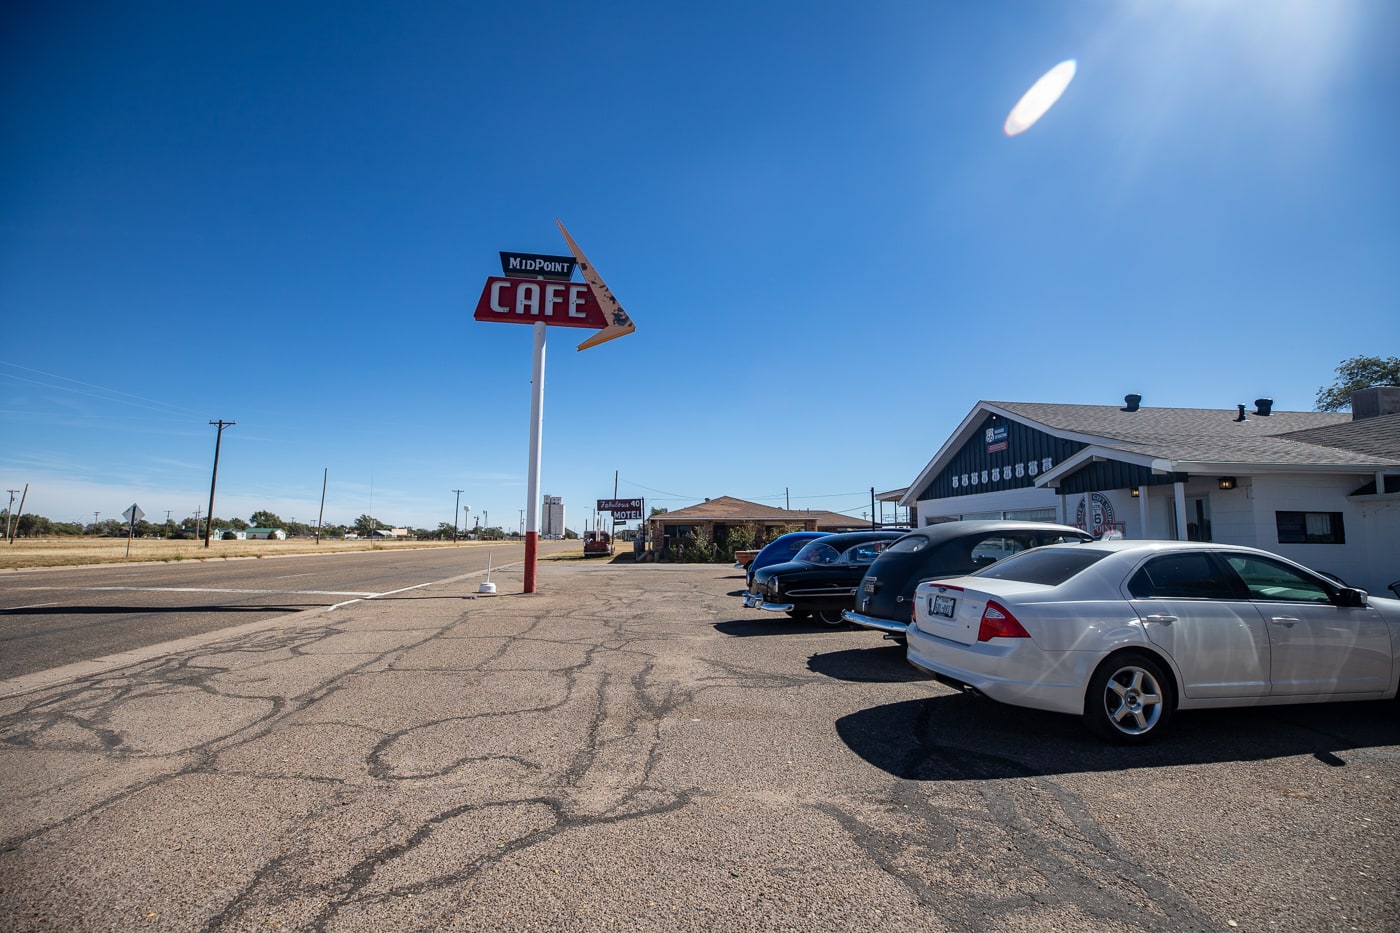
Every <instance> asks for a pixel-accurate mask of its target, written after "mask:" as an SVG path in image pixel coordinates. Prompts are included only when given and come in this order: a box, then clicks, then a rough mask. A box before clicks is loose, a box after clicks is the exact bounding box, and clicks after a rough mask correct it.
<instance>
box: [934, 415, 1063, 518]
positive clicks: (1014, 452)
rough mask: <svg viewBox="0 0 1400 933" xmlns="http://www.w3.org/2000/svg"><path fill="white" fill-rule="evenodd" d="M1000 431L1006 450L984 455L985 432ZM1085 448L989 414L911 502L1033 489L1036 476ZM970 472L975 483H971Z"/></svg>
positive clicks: (985, 450)
mask: <svg viewBox="0 0 1400 933" xmlns="http://www.w3.org/2000/svg"><path fill="white" fill-rule="evenodd" d="M1001 427H1004V428H1006V448H1005V449H1004V450H998V451H995V452H993V453H988V452H987V447H988V446H989V444H988V438H987V432H988V430H989V429H996V428H1001ZM1085 446H1086V445H1085V444H1082V443H1080V442H1079V441H1069V440H1065V439H1064V438H1062V437H1056V436H1055V435H1053V434H1047V433H1046V432H1044V431H1041V430H1040V429H1038V428H1033V427H1031V426H1029V425H1025V424H1022V423H1021V422H1019V421H1011V420H1008V419H1006V418H1002V417H1001V416H999V415H991V414H989V415H987V416H986V417H985V418H983V419H982V421H981V423H979V424H978V426H977V433H975V434H974V435H973V436H972V439H971V440H969V441H968V442H967V443H966V444H964V445H963V446H962V448H961V449H960V450H958V452H957V453H956V454H954V455H953V459H952V460H951V461H949V463H948V466H946V467H944V468H943V470H942V471H941V472H940V473H939V474H938V475H937V476H935V477H934V478H933V480H932V481H930V482H929V484H928V485H927V486H926V487H924V488H923V489H921V490H919V493H918V495H916V496H915V497H914V498H915V499H916V500H919V499H948V498H951V497H953V496H971V495H977V494H978V493H984V492H1001V491H1003V490H1007V489H1022V488H1025V487H1027V486H1034V485H1035V478H1036V477H1037V476H1039V475H1040V474H1041V473H1043V472H1045V471H1046V470H1047V469H1050V468H1051V467H1054V466H1058V465H1059V464H1060V463H1061V462H1062V461H1064V460H1065V459H1067V458H1069V457H1072V456H1074V455H1075V454H1076V453H1078V452H1079V451H1080V450H1083V449H1084V447H1085ZM974 471H975V474H976V480H977V481H976V482H975V483H974V482H973V481H972V480H973V475H974ZM984 472H985V473H986V476H987V479H986V481H985V482H983V480H982V475H983V473H984ZM964 476H966V477H967V484H966V485H964V484H963V477H964ZM955 477H956V484H955V483H954V478H955ZM993 477H995V478H993Z"/></svg>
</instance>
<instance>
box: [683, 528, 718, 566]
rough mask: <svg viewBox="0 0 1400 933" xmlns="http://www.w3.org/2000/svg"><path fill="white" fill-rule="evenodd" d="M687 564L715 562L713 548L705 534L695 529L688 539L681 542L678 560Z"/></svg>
mask: <svg viewBox="0 0 1400 933" xmlns="http://www.w3.org/2000/svg"><path fill="white" fill-rule="evenodd" d="M678 560H680V561H681V562H683V563H687V564H709V563H713V562H714V560H715V546H714V545H713V544H712V543H711V542H710V538H709V536H708V535H706V534H705V532H704V531H703V530H702V529H700V528H696V529H695V530H694V531H693V532H691V535H690V537H689V538H686V539H685V540H684V541H682V542H681V546H680V557H679V558H678Z"/></svg>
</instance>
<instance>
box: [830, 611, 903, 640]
mask: <svg viewBox="0 0 1400 933" xmlns="http://www.w3.org/2000/svg"><path fill="white" fill-rule="evenodd" d="M841 618H842V619H844V620H846V621H847V622H853V623H855V624H856V625H859V626H862V627H863V628H873V629H874V630H875V631H877V632H893V633H894V634H896V635H903V634H904V633H905V632H906V631H908V629H909V623H908V622H898V621H896V620H894V619H881V618H880V617H879V616H867V615H861V614H860V613H859V612H855V611H853V610H851V609H843V610H842V611H841Z"/></svg>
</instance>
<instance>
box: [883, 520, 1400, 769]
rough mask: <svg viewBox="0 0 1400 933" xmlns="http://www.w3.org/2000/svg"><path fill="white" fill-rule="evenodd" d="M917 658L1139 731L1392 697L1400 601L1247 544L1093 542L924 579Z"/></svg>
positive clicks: (1135, 739) (929, 667)
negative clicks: (1182, 721)
mask: <svg viewBox="0 0 1400 933" xmlns="http://www.w3.org/2000/svg"><path fill="white" fill-rule="evenodd" d="M907 635H908V640H909V645H908V657H909V661H910V663H912V664H914V665H915V666H916V667H919V668H922V669H924V670H926V671H929V672H930V673H932V674H934V675H935V676H936V677H937V678H939V679H940V680H942V681H944V682H945V683H949V684H952V685H954V686H957V687H960V688H963V689H966V690H971V691H973V692H975V693H978V694H982V695H984V696H987V697H990V698H991V699H993V700H998V701H1000V702H1003V703H1010V704H1013V705H1016V706H1028V707H1032V708H1035V709H1043V710H1050V711H1053V712H1060V713H1070V714H1073V715H1077V716H1081V717H1083V720H1084V723H1085V724H1086V725H1087V726H1089V728H1091V729H1092V730H1093V731H1095V732H1097V733H1098V734H1099V735H1101V736H1103V737H1104V738H1105V739H1108V740H1109V741H1112V742H1120V743H1139V742H1145V741H1148V740H1149V739H1151V738H1152V737H1154V736H1156V735H1157V734H1159V733H1160V732H1161V731H1162V730H1163V729H1164V728H1165V727H1166V725H1167V722H1168V721H1169V720H1170V719H1171V715H1172V713H1173V711H1175V710H1178V709H1201V708H1207V707H1222V706H1256V705H1260V706H1262V705H1273V704H1283V703H1319V702H1329V701H1339V700H1374V699H1384V698H1389V697H1394V696H1395V695H1396V684H1397V679H1400V600H1394V599H1381V598H1377V597H1374V596H1370V595H1368V594H1367V593H1366V592H1365V591H1364V590H1359V589H1354V588H1352V587H1348V586H1346V585H1344V584H1342V583H1339V582H1338V581H1337V580H1335V579H1329V578H1328V577H1326V576H1324V575H1322V574H1319V573H1316V572H1314V571H1312V570H1309V569H1307V568H1306V567H1303V566H1301V565H1299V564H1295V563H1293V562H1292V561H1289V560H1286V559H1285V558H1282V557H1279V556H1278V555H1276V554H1270V553H1268V552H1266V551H1261V550H1258V549H1255V548H1247V547H1235V546H1230V545H1223V544H1210V543H1196V542H1186V541H1122V540H1120V541H1100V542H1093V543H1087V544H1075V545H1052V546H1050V547H1042V548H1036V549H1035V550H1031V551H1026V552H1025V553H1022V554H1017V555H1013V556H1011V557H1008V558H1006V559H1005V560H1003V561H999V562H997V563H996V564H993V565H992V566H990V567H987V568H986V569H984V570H981V571H978V572H977V573H975V574H972V575H970V576H965V577H958V578H954V579H951V580H938V581H933V582H929V583H923V584H921V585H920V586H919V587H918V589H917V590H916V591H915V596H914V624H913V625H911V626H910V627H909V629H908V633H907Z"/></svg>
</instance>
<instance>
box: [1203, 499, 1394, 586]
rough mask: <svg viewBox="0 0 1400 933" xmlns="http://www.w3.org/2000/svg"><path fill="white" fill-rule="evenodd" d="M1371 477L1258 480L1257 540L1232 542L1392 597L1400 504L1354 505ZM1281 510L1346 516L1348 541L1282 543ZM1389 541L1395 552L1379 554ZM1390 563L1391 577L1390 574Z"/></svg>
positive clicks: (1377, 502) (1255, 526)
mask: <svg viewBox="0 0 1400 933" xmlns="http://www.w3.org/2000/svg"><path fill="white" fill-rule="evenodd" d="M1368 478H1369V477H1367V476H1345V475H1343V476H1319V475H1317V474H1307V473H1284V474H1265V475H1262V476H1256V477H1254V482H1253V484H1252V492H1253V496H1254V499H1253V501H1254V528H1255V535H1256V538H1257V540H1255V541H1253V542H1245V541H1239V542H1235V541H1231V542H1230V543H1232V544H1234V543H1239V544H1246V543H1252V544H1254V545H1255V546H1256V547H1261V548H1263V549H1264V550H1266V551H1273V552H1274V553H1275V554H1282V555H1283V556H1284V557H1287V558H1289V559H1290V560H1296V561H1297V562H1298V563H1300V564H1303V565H1305V566H1308V567H1312V568H1315V569H1317V570H1326V571H1329V572H1331V573H1335V574H1337V575H1339V576H1341V577H1342V578H1343V579H1345V580H1346V581H1347V582H1348V583H1350V584H1351V585H1352V586H1359V587H1361V588H1362V589H1364V590H1369V591H1371V592H1373V593H1376V594H1377V595H1389V594H1388V592H1387V591H1386V589H1385V585H1386V584H1387V583H1390V582H1392V581H1393V580H1396V579H1400V527H1397V526H1400V505H1398V504H1395V503H1393V501H1373V502H1353V501H1348V499H1347V493H1349V492H1351V491H1352V490H1354V489H1356V488H1357V487H1358V486H1360V485H1361V484H1363V483H1365V482H1366V480H1367V479H1368ZM1280 511H1286V512H1341V513H1342V524H1343V528H1344V529H1345V533H1346V543H1345V544H1279V542H1278V524H1277V522H1276V519H1275V516H1274V513H1275V512H1280ZM1216 540H1217V541H1222V540H1225V539H1223V538H1220V537H1217V538H1216ZM1386 542H1389V544H1390V548H1389V550H1388V551H1381V552H1377V551H1376V548H1377V547H1384V546H1385V543H1386ZM1387 565H1389V567H1390V570H1389V572H1390V573H1391V574H1392V576H1390V577H1387V576H1386V573H1387V570H1386V569H1385V568H1386V566H1387Z"/></svg>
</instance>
